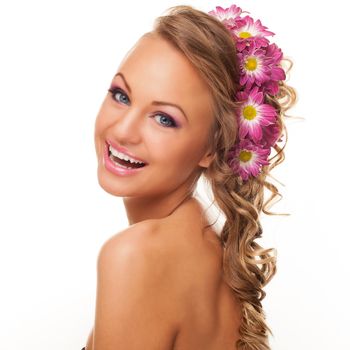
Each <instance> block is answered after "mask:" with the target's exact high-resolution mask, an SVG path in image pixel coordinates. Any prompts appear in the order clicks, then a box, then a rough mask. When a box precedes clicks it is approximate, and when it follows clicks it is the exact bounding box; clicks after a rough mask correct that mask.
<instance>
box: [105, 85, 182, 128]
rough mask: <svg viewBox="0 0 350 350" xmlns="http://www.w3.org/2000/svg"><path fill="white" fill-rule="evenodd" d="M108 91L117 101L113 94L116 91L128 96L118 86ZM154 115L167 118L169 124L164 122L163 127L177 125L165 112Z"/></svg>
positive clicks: (174, 126)
mask: <svg viewBox="0 0 350 350" xmlns="http://www.w3.org/2000/svg"><path fill="white" fill-rule="evenodd" d="M108 91H109V92H110V93H111V95H112V98H113V100H115V101H117V100H116V99H115V98H114V97H113V96H114V95H115V94H116V93H121V94H122V95H124V96H128V95H126V94H125V92H124V91H123V90H122V89H120V88H118V87H111V88H110V89H108ZM128 99H129V97H128ZM117 102H119V101H117ZM155 115H160V116H161V117H165V118H168V119H169V120H170V121H171V123H172V124H171V125H170V126H167V125H165V124H162V125H163V126H164V127H165V128H176V127H177V124H176V122H175V120H174V119H173V118H172V117H170V116H169V115H167V114H165V113H158V112H157V113H156V114H155Z"/></svg>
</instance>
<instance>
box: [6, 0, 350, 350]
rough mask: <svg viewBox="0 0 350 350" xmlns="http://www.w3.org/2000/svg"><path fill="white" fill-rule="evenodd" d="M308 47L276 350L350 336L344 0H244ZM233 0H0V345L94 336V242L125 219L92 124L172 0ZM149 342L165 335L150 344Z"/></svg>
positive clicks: (272, 309)
mask: <svg viewBox="0 0 350 350" xmlns="http://www.w3.org/2000/svg"><path fill="white" fill-rule="evenodd" d="M235 3H236V4H237V5H240V6H241V7H242V8H243V10H247V11H250V12H251V15H252V16H253V17H254V18H255V19H258V18H260V19H261V21H262V23H263V24H264V25H266V26H267V27H268V28H269V29H270V30H271V31H273V32H275V33H276V35H275V36H274V37H273V38H272V39H271V41H273V42H276V43H277V44H278V45H279V46H280V47H281V48H282V50H283V51H284V54H285V55H286V56H288V57H290V58H291V59H293V61H294V67H293V69H292V71H291V74H290V79H289V84H291V85H292V86H294V87H296V89H297V92H298V94H299V100H298V104H297V106H296V107H295V108H293V109H292V110H291V111H290V112H289V114H292V115H296V116H302V117H304V118H305V121H300V120H294V121H287V127H288V130H289V133H288V136H289V140H288V144H287V147H286V150H285V152H286V160H285V161H284V163H282V165H280V166H279V167H278V168H276V171H275V172H274V173H273V175H274V176H275V177H276V178H277V179H278V180H279V181H281V182H282V183H283V184H285V186H284V187H283V186H279V189H280V191H281V192H282V194H283V199H282V200H281V201H280V202H279V203H278V204H276V205H275V206H274V207H272V208H271V210H272V211H274V212H282V213H285V212H287V213H290V214H291V215H290V216H288V217H283V216H282V217H278V216H269V217H268V216H265V215H263V216H262V221H263V225H264V240H263V242H262V243H264V245H265V246H266V247H275V248H276V249H277V251H278V271H277V275H276V276H275V277H274V278H273V280H272V281H271V282H270V284H269V285H268V286H267V287H266V291H267V296H266V298H265V299H264V301H263V303H264V304H263V305H264V308H265V311H266V314H267V318H268V324H269V325H270V327H271V328H272V330H273V332H274V338H273V339H272V340H271V344H272V346H273V349H274V350H295V349H300V350H309V349H318V350H326V349H327V350H328V349H329V350H330V349H350V337H349V325H350V307H349V303H348V300H349V269H348V264H349V259H348V252H349V243H350V240H349V234H350V230H349V226H348V210H349V204H348V202H349V189H348V183H349V182H348V174H347V169H348V164H347V162H348V161H349V147H348V140H349V137H348V128H349V125H350V124H349V98H348V94H349V88H348V81H349V74H348V71H349V49H348V35H349V30H348V22H349V19H348V17H346V13H347V11H346V10H345V8H344V6H345V5H344V4H345V3H346V2H341V1H332V2H325V1H308V2H307V1H280V0H264V1H261V0H259V1H258V0H245V1H243V0H242V1H238V0H237V1H236V2H235ZM180 4H189V5H192V6H194V7H196V8H198V9H200V10H203V11H207V12H208V11H210V10H212V9H214V8H215V6H217V5H220V6H222V7H229V6H230V5H231V4H232V2H230V1H221V2H217V1H187V2H182V1H165V0H163V1H147V2H141V1H140V2H136V1H132V0H130V1H125V2H124V1H123V2H117V1H116V0H115V1H107V0H99V1H94V2H93V1H86V0H85V1H74V0H70V1H63V0H61V1H38V0H32V1H16V0H13V1H11V2H10V1H7V2H5V1H3V2H1V5H0V33H1V34H0V37H1V46H0V47H1V48H0V50H1V54H0V152H1V153H0V157H1V158H0V160H1V171H0V201H1V202H0V206H1V208H0V210H1V211H0V217H1V220H0V234H1V238H0V269H1V289H0V291H1V292H0V293H1V295H0V310H1V311H0V339H1V340H0V343H1V345H0V347H1V349H6V350H19V349H23V348H26V349H33V350H34V349H35V350H44V349H45V350H46V349H50V350H62V349H72V350H78V349H79V350H80V349H81V348H82V347H83V346H84V345H85V342H86V339H87V336H88V334H89V332H90V329H91V327H92V326H93V321H94V307H95V287H96V257H97V253H98V251H99V249H100V247H101V245H102V243H103V242H104V241H105V240H106V239H108V238H109V237H110V236H111V235H113V234H115V233H116V232H118V231H119V230H121V229H123V228H125V227H126V226H127V220H126V216H125V212H124V207H123V205H122V199H121V198H116V197H113V196H111V195H110V194H108V193H106V192H104V190H103V189H101V188H100V187H99V185H98V182H97V162H96V158H95V149H94V143H93V127H94V121H95V117H96V114H97V112H98V109H99V107H100V104H101V102H102V100H103V98H104V96H105V94H106V92H107V89H108V87H109V83H110V81H111V79H112V76H113V74H115V72H116V69H117V67H118V65H119V62H120V60H121V59H122V57H123V56H124V54H125V53H126V51H127V50H128V49H129V48H130V47H131V46H132V45H133V44H134V43H135V41H136V40H137V39H138V38H139V37H140V36H141V35H142V34H143V33H144V32H146V31H149V30H151V26H152V23H153V20H154V19H155V17H156V16H159V15H161V14H162V12H163V11H165V10H166V8H168V7H169V6H173V5H180ZM150 350H151V349H150Z"/></svg>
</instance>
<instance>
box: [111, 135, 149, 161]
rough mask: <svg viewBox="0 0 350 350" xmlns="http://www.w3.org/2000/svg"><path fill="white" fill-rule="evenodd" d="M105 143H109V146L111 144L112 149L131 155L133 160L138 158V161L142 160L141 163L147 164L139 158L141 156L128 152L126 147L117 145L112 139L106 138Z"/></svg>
mask: <svg viewBox="0 0 350 350" xmlns="http://www.w3.org/2000/svg"><path fill="white" fill-rule="evenodd" d="M107 144H109V145H111V146H112V147H113V148H114V149H116V150H117V151H118V152H121V153H124V154H126V155H127V156H129V157H131V158H133V159H135V160H138V161H140V162H142V163H145V164H147V162H146V161H144V160H143V159H141V158H139V157H137V156H135V155H134V154H132V153H131V152H129V151H128V150H127V149H126V148H124V147H122V146H118V145H117V144H116V143H114V142H113V141H112V140H109V139H107Z"/></svg>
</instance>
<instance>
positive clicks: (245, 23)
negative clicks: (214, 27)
mask: <svg viewBox="0 0 350 350" xmlns="http://www.w3.org/2000/svg"><path fill="white" fill-rule="evenodd" d="M230 30H231V33H233V34H234V36H235V37H236V38H237V49H238V51H243V50H244V49H245V48H246V47H247V46H250V45H251V43H252V42H254V43H255V46H256V47H262V46H267V45H268V44H269V40H268V39H267V38H266V36H269V35H275V33H273V32H270V31H268V30H267V27H265V26H263V25H262V24H261V21H260V20H259V19H258V20H257V21H255V22H254V19H253V18H251V17H249V16H245V17H243V18H241V19H240V21H237V22H236V25H235V27H232V28H231V29H230Z"/></svg>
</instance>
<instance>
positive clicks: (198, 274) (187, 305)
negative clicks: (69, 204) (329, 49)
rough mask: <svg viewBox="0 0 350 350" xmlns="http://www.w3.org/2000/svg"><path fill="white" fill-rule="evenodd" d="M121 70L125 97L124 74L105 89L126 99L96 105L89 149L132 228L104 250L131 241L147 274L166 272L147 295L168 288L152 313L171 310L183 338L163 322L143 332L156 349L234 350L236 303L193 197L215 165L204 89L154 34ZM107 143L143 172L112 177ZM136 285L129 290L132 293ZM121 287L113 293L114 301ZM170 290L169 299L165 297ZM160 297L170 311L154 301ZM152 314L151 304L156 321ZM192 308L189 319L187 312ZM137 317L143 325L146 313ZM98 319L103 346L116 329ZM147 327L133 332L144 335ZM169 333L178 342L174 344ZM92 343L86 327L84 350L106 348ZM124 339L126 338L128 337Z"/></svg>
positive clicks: (195, 74) (103, 183)
mask: <svg viewBox="0 0 350 350" xmlns="http://www.w3.org/2000/svg"><path fill="white" fill-rule="evenodd" d="M118 72H119V73H122V74H123V76H124V77H125V79H126V82H127V85H128V86H129V87H130V90H131V91H130V90H129V89H128V88H127V85H126V83H125V81H124V80H123V78H122V77H121V76H120V75H118V76H115V77H113V79H112V82H111V86H118V87H119V88H120V89H121V90H122V92H114V93H110V92H109V93H107V95H106V97H105V99H104V101H103V103H102V105H101V108H100V110H99V112H98V115H97V118H96V123H95V147H96V155H97V160H98V181H99V184H100V186H101V187H102V188H103V189H104V190H105V191H106V192H108V193H110V194H112V195H114V196H117V197H122V198H123V202H124V205H125V209H126V213H127V217H128V221H129V225H130V227H129V228H127V229H126V230H124V231H123V232H122V233H119V234H117V235H116V236H114V237H112V238H111V239H110V240H109V242H108V245H109V246H110V247H111V250H112V251H113V252H114V251H115V250H114V249H116V250H118V245H119V244H123V243H121V242H123V241H124V242H125V243H126V245H127V246H128V245H129V242H131V245H132V246H133V247H137V246H138V247H141V246H142V247H141V248H140V249H141V250H142V251H145V249H148V248H146V247H149V248H150V249H151V253H150V256H152V259H150V262H151V263H154V265H152V266H150V271H159V269H163V270H162V271H163V275H168V276H170V279H169V283H168V284H166V283H165V282H164V280H162V285H161V286H155V285H154V284H152V285H151V287H150V288H151V292H152V293H154V291H157V290H164V288H168V289H167V290H166V292H163V293H161V295H159V299H158V296H157V302H158V301H159V306H158V307H159V308H160V309H163V311H164V309H166V310H167V315H168V317H169V319H171V320H179V319H181V332H180V333H177V331H178V327H176V329H175V328H174V329H173V331H172V332H171V334H169V332H168V331H169V329H168V328H165V327H167V325H168V323H167V322H163V321H160V323H159V324H155V327H156V333H155V334H153V335H152V334H148V336H149V337H150V338H152V339H158V340H159V342H161V344H162V347H161V348H162V349H170V348H171V349H176V350H188V349H194V348H201V349H207V350H209V349H210V350H211V349H219V348H220V349H224V348H230V344H233V342H234V341H235V340H237V339H238V331H237V324H238V322H239V319H238V315H239V312H238V306H237V305H238V304H237V302H236V301H234V298H233V297H232V293H231V290H230V288H229V287H228V286H227V285H226V284H225V283H223V281H222V280H221V262H222V250H221V245H220V243H219V241H218V237H217V235H216V233H215V232H214V231H213V230H211V229H209V230H203V229H202V228H203V227H204V224H207V223H208V222H207V221H206V219H205V217H204V216H202V213H203V208H202V206H201V204H200V201H198V200H197V199H196V198H195V197H194V196H193V192H194V190H195V186H196V181H197V180H198V177H199V175H200V173H201V171H202V170H203V168H206V167H208V166H209V165H210V163H211V161H212V160H213V154H211V153H210V152H209V148H208V140H209V135H210V130H211V126H212V125H213V124H212V123H213V122H214V120H213V118H214V114H213V109H212V106H213V100H212V96H211V94H210V91H209V89H208V87H207V85H206V83H205V82H204V81H203V80H202V78H201V77H200V75H199V73H198V72H197V70H196V68H195V67H193V66H192V65H191V63H190V62H189V60H188V59H187V58H186V57H185V56H184V55H183V54H182V53H181V52H179V51H178V50H177V49H176V48H174V47H173V46H172V45H171V44H170V43H168V42H167V41H166V40H164V39H162V38H161V37H159V36H157V35H156V34H154V33H152V34H147V35H145V36H143V37H141V38H140V39H139V41H138V42H137V43H136V44H135V45H134V46H133V47H132V49H131V50H130V51H129V52H128V53H127V55H126V56H125V57H124V59H123V60H122V62H121V64H120V66H119V67H118V70H117V72H116V73H118ZM155 100H156V101H167V102H171V103H175V104H177V105H179V106H180V107H181V108H182V110H183V111H184V112H185V114H186V117H185V115H184V114H183V113H182V112H181V111H180V110H179V109H177V108H176V107H173V106H170V105H161V106H159V105H157V106H155V105H153V104H152V101H155ZM159 113H165V114H167V115H169V116H171V117H173V119H174V121H175V123H176V124H177V127H171V125H173V124H172V121H171V119H168V118H164V117H163V118H162V117H161V116H160V115H159ZM106 139H111V140H113V141H114V142H115V143H116V144H118V145H120V146H123V147H125V148H127V149H128V150H129V151H130V152H131V153H132V154H134V155H136V156H137V157H138V158H141V159H143V160H145V161H146V162H147V163H148V165H147V166H146V168H144V169H143V170H142V171H140V172H138V173H136V174H133V175H130V176H118V175H115V174H113V173H111V172H109V171H108V170H107V169H106V168H105V167H104V164H103V151H104V146H105V141H106ZM203 219H204V221H202V220H203ZM140 228H142V229H140ZM159 233H161V234H159ZM119 249H120V248H119ZM116 256H117V254H114V253H113V254H111V255H110V256H109V257H110V261H108V266H109V267H110V266H111V267H112V266H116V265H118V264H119V262H116V261H115V260H114V258H115V257H116ZM156 257H157V258H156ZM158 258H159V260H158ZM152 261H154V262H152ZM174 261H176V262H182V263H176V264H174ZM108 270H109V268H108ZM106 273H108V272H106ZM172 276H174V278H172ZM194 276H195V278H193V277H194ZM124 278H125V279H127V278H128V275H127V274H122V275H121V276H119V281H121V280H122V279H124ZM107 279H108V280H111V281H112V280H113V278H112V277H111V278H110V279H109V278H107ZM141 280H142V279H141ZM142 281H143V280H142ZM121 284H124V283H121ZM140 288H141V287H140ZM140 288H136V287H135V290H130V291H129V293H130V295H133V293H137V291H138V290H139V289H140ZM142 288H145V286H144V285H142ZM162 288H163V289H162ZM118 290H119V289H118V288H117V289H116V290H115V291H114V290H112V292H111V293H113V295H112V296H111V297H110V300H113V296H114V295H115V294H114V293H117V292H118ZM194 291H195V292H194ZM144 292H145V293H146V291H144ZM152 293H151V294H150V295H152ZM171 293H172V294H173V297H169V295H170V294H171ZM185 295H188V296H189V297H188V298H187V296H186V297H185ZM193 295H195V297H194V299H193V297H191V296H193ZM199 296H200V297H199ZM164 298H165V300H167V301H168V304H169V305H163V304H162V303H160V300H163V299H164ZM169 300H170V301H171V302H170V303H169ZM172 300H179V301H180V302H179V303H173V302H172ZM150 302H151V301H150ZM121 307H122V306H121V305H119V306H118V309H119V310H120V309H121ZM156 308H157V306H154V308H153V306H152V310H154V312H155V314H157V311H156V310H157V309H156ZM189 309H192V310H193V312H192V313H189V312H188V310H189ZM215 310H216V311H215ZM158 311H159V312H160V310H158ZM204 311H206V312H204ZM135 315H139V318H140V317H142V315H143V313H137V312H136V313H135ZM140 315H141V316H140ZM198 315H199V316H198ZM232 315H235V317H232ZM135 317H136V316H135ZM135 317H134V318H133V320H134V322H136V318H135ZM101 322H104V326H103V328H100V332H101V333H100V335H99V337H96V339H97V338H98V339H99V340H98V341H99V342H103V341H105V340H106V339H109V338H108V335H107V336H104V334H106V333H105V332H108V331H110V333H107V334H109V335H110V334H114V333H113V332H114V329H113V330H110V329H109V327H114V325H111V322H110V320H109V318H108V320H107V321H106V320H101ZM143 328H144V327H142V326H141V327H139V332H140V334H141V332H142V330H143ZM232 330H234V333H232ZM175 331H176V334H177V335H176V337H177V340H176V345H175V346H174V347H173V346H172V345H171V344H173V342H174V339H175V338H174V335H175ZM143 336H144V337H145V336H146V337H147V335H144V334H143ZM161 336H162V337H163V338H161V339H160V337H161ZM130 337H132V335H131V334H130ZM94 338H95V333H94V329H92V330H91V333H90V335H89V338H88V341H87V347H86V349H87V350H92V349H93V348H96V349H97V348H105V345H104V344H103V345H101V343H99V344H98V345H96V344H95V341H94ZM126 338H128V341H129V335H127V336H126ZM96 339H95V340H96ZM96 341H97V340H96ZM95 346H96V347H95ZM138 348H140V347H138Z"/></svg>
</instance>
